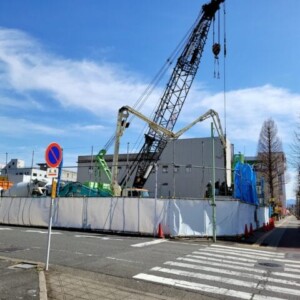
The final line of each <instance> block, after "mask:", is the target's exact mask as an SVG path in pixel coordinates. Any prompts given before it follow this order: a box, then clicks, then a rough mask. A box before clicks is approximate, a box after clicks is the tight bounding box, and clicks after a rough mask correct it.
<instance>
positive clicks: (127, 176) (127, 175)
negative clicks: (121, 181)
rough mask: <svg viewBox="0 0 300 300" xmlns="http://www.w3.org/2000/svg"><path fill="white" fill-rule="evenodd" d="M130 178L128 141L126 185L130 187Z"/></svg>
mask: <svg viewBox="0 0 300 300" xmlns="http://www.w3.org/2000/svg"><path fill="white" fill-rule="evenodd" d="M128 179H129V142H127V158H126V185H125V187H126V188H127V187H128Z"/></svg>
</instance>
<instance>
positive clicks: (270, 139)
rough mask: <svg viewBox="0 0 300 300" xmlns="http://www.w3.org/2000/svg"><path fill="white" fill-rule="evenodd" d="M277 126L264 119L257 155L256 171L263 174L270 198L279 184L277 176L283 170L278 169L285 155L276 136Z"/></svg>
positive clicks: (271, 121)
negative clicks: (257, 165) (257, 164)
mask: <svg viewBox="0 0 300 300" xmlns="http://www.w3.org/2000/svg"><path fill="white" fill-rule="evenodd" d="M277 132H278V131H277V126H276V124H275V122H274V120H272V119H271V118H270V119H268V120H266V121H264V123H263V126H262V128H261V132H260V136H259V141H258V147H257V157H258V161H259V167H258V171H259V172H260V173H261V174H262V175H263V176H264V178H265V180H266V183H267V185H268V187H269V192H270V198H275V196H276V193H275V187H276V185H278V184H279V180H278V176H279V175H281V173H282V172H283V173H284V171H285V170H279V167H280V166H282V165H284V166H285V163H284V164H282V162H285V156H284V153H283V151H282V143H281V140H280V139H279V137H278V136H277Z"/></svg>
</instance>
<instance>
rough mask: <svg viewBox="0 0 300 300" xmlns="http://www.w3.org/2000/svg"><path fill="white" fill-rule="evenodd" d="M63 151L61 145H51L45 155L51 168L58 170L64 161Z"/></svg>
mask: <svg viewBox="0 0 300 300" xmlns="http://www.w3.org/2000/svg"><path fill="white" fill-rule="evenodd" d="M62 156H63V154H62V149H61V147H60V145H59V144H57V143H51V144H50V145H49V146H48V147H47V149H46V153H45V159H46V163H47V165H48V166H49V167H50V168H56V167H58V166H59V164H60V163H61V161H62Z"/></svg>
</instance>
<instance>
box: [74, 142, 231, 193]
mask: <svg viewBox="0 0 300 300" xmlns="http://www.w3.org/2000/svg"><path fill="white" fill-rule="evenodd" d="M214 144H215V167H216V168H215V170H216V176H215V180H216V182H215V186H216V187H217V193H218V192H219V193H220V190H222V188H223V190H225V187H224V186H225V183H226V182H227V183H229V185H231V160H232V158H231V151H228V152H230V153H227V154H228V155H227V158H225V155H224V153H225V151H224V148H223V146H222V144H221V141H220V139H219V138H215V139H214ZM230 150H231V147H230ZM135 157H136V154H128V155H127V154H120V155H119V163H118V170H119V178H118V179H119V182H120V180H121V179H122V178H124V177H126V175H127V170H128V166H129V165H130V164H131V163H132V162H133V161H134V159H135ZM112 159H113V156H112V155H106V156H105V160H106V162H107V164H108V166H109V167H110V168H111V166H112ZM226 164H227V169H228V170H227V172H226V170H225V165H226ZM96 169H98V166H97V163H96V158H95V156H91V155H84V156H79V157H78V181H79V182H82V183H84V182H87V181H95V180H96V181H97V180H99V181H100V182H107V183H109V181H108V178H107V176H106V175H105V174H104V172H103V170H101V168H100V178H99V179H97V178H95V171H96ZM132 182H133V177H131V178H128V181H127V184H126V186H127V187H131V185H132ZM209 183H212V139H211V138H192V139H178V140H172V141H169V142H168V144H167V147H166V148H165V149H164V151H163V153H162V155H161V157H160V160H159V161H158V162H157V173H156V170H155V168H153V169H152V171H151V174H150V176H149V178H148V180H147V182H146V185H145V188H147V189H148V190H149V194H150V196H151V197H154V195H155V191H157V196H158V197H176V198H179V197H180V198H184V197H188V198H204V197H205V193H206V191H207V186H208V184H209ZM224 192H225V191H224Z"/></svg>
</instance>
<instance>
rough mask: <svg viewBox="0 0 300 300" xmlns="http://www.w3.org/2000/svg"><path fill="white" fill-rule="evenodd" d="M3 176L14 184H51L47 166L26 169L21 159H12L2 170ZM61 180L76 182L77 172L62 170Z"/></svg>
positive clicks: (41, 165)
mask: <svg viewBox="0 0 300 300" xmlns="http://www.w3.org/2000/svg"><path fill="white" fill-rule="evenodd" d="M1 175H3V176H6V177H7V178H8V180H9V181H11V182H13V183H19V182H29V181H30V180H35V179H37V180H41V181H47V182H49V183H50V182H51V178H48V177H47V165H46V164H39V168H35V167H25V162H24V161H23V160H21V159H16V158H15V159H11V160H10V162H9V163H8V164H7V165H4V167H3V168H2V169H1ZM61 180H64V181H76V180H77V172H74V171H69V170H65V169H63V170H62V175H61Z"/></svg>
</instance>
